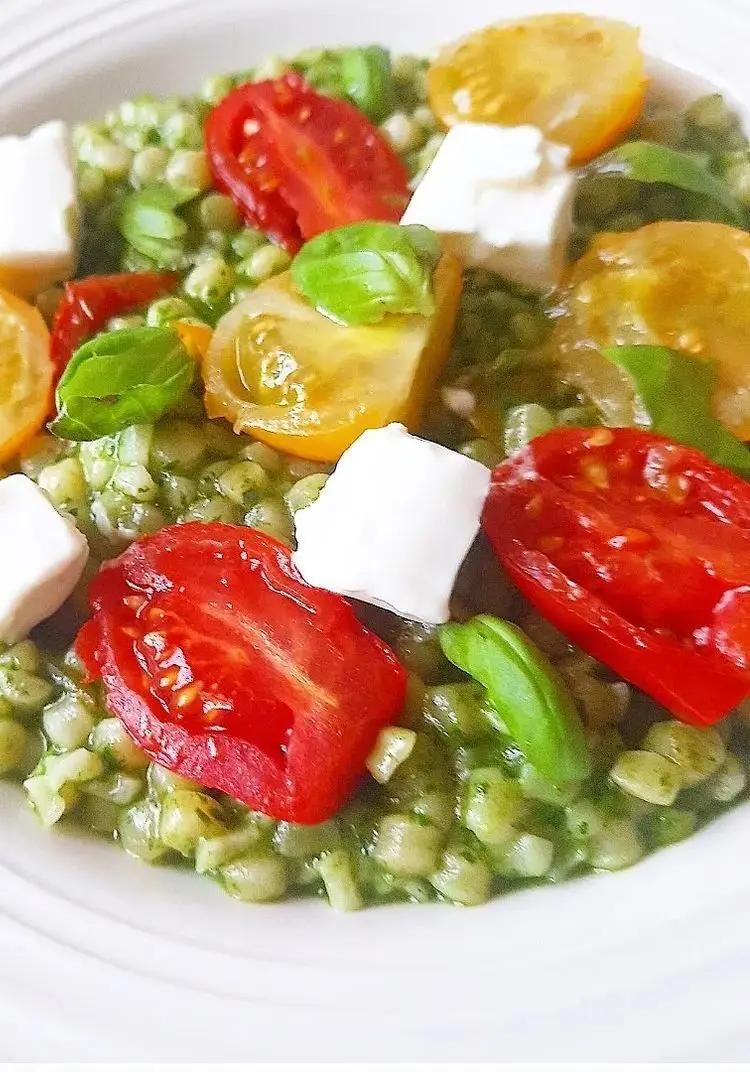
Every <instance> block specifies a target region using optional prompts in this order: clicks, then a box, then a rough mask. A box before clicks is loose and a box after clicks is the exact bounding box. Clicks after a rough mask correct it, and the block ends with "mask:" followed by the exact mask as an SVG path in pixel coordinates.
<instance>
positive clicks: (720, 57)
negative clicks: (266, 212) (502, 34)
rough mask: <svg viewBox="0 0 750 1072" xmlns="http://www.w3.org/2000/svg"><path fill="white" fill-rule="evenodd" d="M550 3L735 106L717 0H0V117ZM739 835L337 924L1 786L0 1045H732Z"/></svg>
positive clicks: (633, 1053)
mask: <svg viewBox="0 0 750 1072" xmlns="http://www.w3.org/2000/svg"><path fill="white" fill-rule="evenodd" d="M571 6H577V7H579V8H581V9H585V10H591V11H592V12H594V13H601V14H616V15H620V16H622V17H624V18H629V19H630V20H631V21H634V22H639V23H641V24H642V25H643V26H644V27H645V43H646V46H647V48H648V50H649V51H650V53H651V54H652V55H655V56H661V57H663V58H665V59H667V60H671V61H672V62H676V63H678V64H682V65H683V66H685V67H687V68H688V69H691V70H693V71H695V72H698V73H699V74H700V75H701V76H703V77H705V78H708V79H709V80H710V81H713V82H714V83H716V84H718V85H721V86H726V87H728V88H729V89H730V90H731V92H732V95H733V97H734V98H735V99H736V100H738V101H739V102H744V101H748V102H750V64H748V62H747V38H748V34H747V30H748V27H749V26H750V21H749V20H750V15H748V14H746V10H747V9H746V8H745V5H744V4H739V3H732V2H727V0H724V2H719V0H701V2H690V0H648V2H646V0H627V2H626V0H593V2H592V3H585V2H577V3H575V4H572V3H571V0H562V2H556V0H462V2H461V3H455V2H442V0H375V2H369V0H321V2H316V0H211V2H210V3H206V2H205V0H2V2H1V3H0V130H5V129H7V130H18V131H22V130H25V129H26V128H28V127H29V126H30V125H31V124H33V123H35V122H38V121H40V120H42V119H44V118H47V117H50V116H53V115H54V116H57V115H62V116H64V117H66V118H78V117H84V116H94V115H97V114H98V113H100V112H102V111H103V110H104V109H105V108H106V107H107V106H108V105H110V104H113V103H115V102H117V101H119V100H120V99H122V98H123V97H126V96H132V95H134V94H136V93H138V92H139V91H144V90H152V91H156V92H161V91H168V90H175V89H176V90H179V89H185V90H187V89H190V88H191V87H193V86H195V85H196V84H197V82H198V81H199V80H200V78H201V77H202V75H204V74H206V73H211V72H213V71H217V70H222V69H231V68H233V67H243V66H247V65H248V62H251V61H252V60H253V59H255V58H257V57H260V56H262V55H264V54H266V53H268V52H281V53H284V52H293V51H294V50H295V49H297V48H298V47H302V46H305V45H311V44H318V43H334V42H337V43H338V42H353V41H372V40H380V41H384V42H386V43H388V44H391V45H394V46H396V47H400V48H411V49H417V50H420V49H427V48H428V47H430V46H432V45H434V44H437V43H439V42H441V41H443V40H446V39H450V38H451V37H453V36H455V35H456V34H457V33H459V32H461V31H464V30H466V29H469V28H472V27H475V26H478V25H481V24H483V23H484V22H487V21H490V20H491V19H494V18H499V17H502V16H504V15H512V14H516V13H522V12H528V11H540V10H550V9H566V8H567V9H569V8H570V7H571ZM749 841H750V807H748V806H744V807H742V808H740V809H738V810H736V811H735V812H733V813H731V814H729V815H728V816H726V817H725V818H723V819H721V820H719V821H718V822H716V823H715V824H714V825H713V826H711V827H710V828H708V829H707V830H705V831H703V832H701V833H700V834H699V835H698V836H696V837H694V838H693V839H691V840H690V841H688V842H687V843H684V844H682V845H680V846H677V847H674V848H672V849H669V850H667V851H664V852H662V853H660V854H658V855H656V856H654V857H652V858H650V859H649V860H647V861H646V862H644V863H642V864H640V865H639V866H637V867H635V868H634V869H632V870H630V871H627V872H624V873H622V874H619V875H608V876H601V877H592V878H587V879H582V880H579V881H576V882H574V883H571V884H569V885H566V886H563V887H561V888H558V889H538V890H530V891H528V892H525V893H522V894H517V895H515V896H513V897H510V898H507V899H502V900H499V901H495V902H494V903H492V904H490V905H487V906H485V907H482V908H478V909H473V910H459V909H451V908H448V907H443V906H433V907H429V908H424V907H413V906H403V907H392V908H385V909H377V910H370V911H365V912H362V913H360V914H355V915H351V916H340V915H336V914H334V913H333V912H330V911H328V910H327V909H326V908H325V907H324V906H322V905H320V904H309V903H305V902H293V903H289V904H282V905H278V906H270V907H249V906H243V905H240V904H237V903H234V902H232V901H231V900H229V899H228V898H227V897H225V896H224V895H223V894H222V893H221V892H220V891H219V890H217V889H215V888H214V887H213V886H212V885H211V884H210V883H208V882H204V881H201V880H199V879H198V878H197V877H196V876H194V875H192V874H187V873H180V872H173V871H168V870H159V869H149V868H147V867H144V866H143V865H141V864H138V863H136V862H134V861H132V860H130V859H128V858H127V857H126V856H125V855H124V854H123V853H121V852H118V851H117V850H116V849H114V848H112V847H111V846H108V845H106V844H104V843H98V842H93V841H89V840H86V839H83V838H80V839H79V838H76V837H75V836H74V835H72V834H69V833H62V834H61V833H59V832H53V833H43V832H42V831H41V830H40V829H39V827H38V826H37V825H36V823H35V821H34V820H33V818H32V817H31V816H30V815H29V814H28V813H27V812H26V810H25V809H24V807H23V806H22V801H21V798H20V795H19V793H18V792H17V791H16V790H14V789H12V788H10V787H3V788H2V790H0V1059H2V1060H6V1061H7V1060H52V1061H54V1060H58V1061H59V1060H86V1059H88V1060H92V1059H98V1060H110V1061H115V1060H161V1061H168V1060H195V1061H201V1060H228V1061H232V1060H234V1061H238V1060H261V1059H288V1060H294V1059H297V1060H336V1059H339V1060H340V1059H349V1060H357V1059H360V1060H365V1059H370V1060H389V1059H390V1060H394V1059H404V1060H406V1059H411V1060H420V1059H421V1060H441V1059H442V1060H449V1059H454V1060H461V1059H468V1060H472V1059H474V1060H479V1059H484V1060H510V1059H516V1060H524V1059H525V1060H531V1059H538V1060H555V1059H560V1060H564V1059H567V1060H581V1061H583V1060H597V1059H610V1060H633V1059H644V1060H646V1059H653V1060H666V1059H671V1060H733V1059H734V1060H740V1059H746V1058H748V1057H750V1022H749V1021H748V1016H747V1004H746V1002H747V999H746V994H747V991H748V985H749V984H750V959H749V955H750V929H749V928H748V926H747V925H746V905H747V902H748V899H750V863H749V862H748V857H747V852H746V847H747V845H748V842H749Z"/></svg>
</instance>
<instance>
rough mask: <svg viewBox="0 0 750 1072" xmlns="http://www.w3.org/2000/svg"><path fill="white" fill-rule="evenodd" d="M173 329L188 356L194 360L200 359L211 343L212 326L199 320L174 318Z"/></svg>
mask: <svg viewBox="0 0 750 1072" xmlns="http://www.w3.org/2000/svg"><path fill="white" fill-rule="evenodd" d="M174 329H175V331H176V332H177V334H178V335H179V337H180V342H181V343H182V345H183V346H184V347H185V349H186V350H187V352H188V353H189V354H190V356H191V357H192V358H194V359H195V360H196V361H202V360H203V358H204V357H205V355H206V352H207V350H208V347H209V345H210V344H211V337H212V336H213V328H210V327H209V326H208V324H204V323H202V322H201V321H200V320H176V321H175V324H174Z"/></svg>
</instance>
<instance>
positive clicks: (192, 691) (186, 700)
mask: <svg viewBox="0 0 750 1072" xmlns="http://www.w3.org/2000/svg"><path fill="white" fill-rule="evenodd" d="M200 690H201V684H200V682H199V681H194V682H193V684H192V685H185V687H184V688H182V689H180V691H179V692H178V693H177V695H176V697H175V701H174V702H175V707H188V706H189V704H191V703H193V702H194V701H195V700H196V699H197V698H198V694H199V692H200Z"/></svg>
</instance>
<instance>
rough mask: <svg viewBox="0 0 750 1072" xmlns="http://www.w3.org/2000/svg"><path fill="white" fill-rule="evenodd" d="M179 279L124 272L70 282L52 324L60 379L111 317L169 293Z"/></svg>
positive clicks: (54, 360) (161, 274) (170, 274)
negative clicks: (72, 360) (74, 357)
mask: <svg viewBox="0 0 750 1072" xmlns="http://www.w3.org/2000/svg"><path fill="white" fill-rule="evenodd" d="M178 279H179V277H178V276H177V275H175V274H174V272H123V273H122V275H91V276H89V277H88V278H87V279H77V280H75V281H74V282H73V283H66V284H65V291H64V293H63V297H62V301H61V302H60V305H59V307H58V310H57V312H56V313H55V319H54V322H53V324H52V342H51V351H50V352H51V356H52V363H53V364H54V366H55V369H56V372H57V376H58V378H59V377H60V375H61V374H62V372H63V370H64V368H65V366H66V365H67V363H68V361H70V359H71V357H72V356H73V354H74V353H75V351H76V350H77V349H78V347H79V346H80V345H81V344H82V343H84V342H85V341H86V339H88V337H89V336H90V335H94V334H95V333H96V332H97V331H100V330H101V329H102V328H103V327H104V325H105V324H106V322H107V321H108V320H109V318H110V317H112V316H120V314H121V313H127V312H128V311H129V310H131V309H136V308H137V307H138V306H139V305H145V304H146V303H147V302H152V301H154V300H155V299H156V298H160V297H162V295H164V294H169V293H170V292H171V291H173V290H174V288H175V287H176V286H177V282H178Z"/></svg>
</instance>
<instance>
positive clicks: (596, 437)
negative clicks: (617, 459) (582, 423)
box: [586, 428, 615, 447]
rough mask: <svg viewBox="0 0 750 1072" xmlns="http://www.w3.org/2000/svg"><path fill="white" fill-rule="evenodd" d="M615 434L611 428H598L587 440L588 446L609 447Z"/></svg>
mask: <svg viewBox="0 0 750 1072" xmlns="http://www.w3.org/2000/svg"><path fill="white" fill-rule="evenodd" d="M614 439H615V437H614V435H613V434H612V432H611V431H610V430H609V428H597V429H596V431H595V432H592V434H591V435H590V436H589V438H588V439H587V440H586V446H587V447H608V446H609V445H610V444H611V443H613V442H614Z"/></svg>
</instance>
